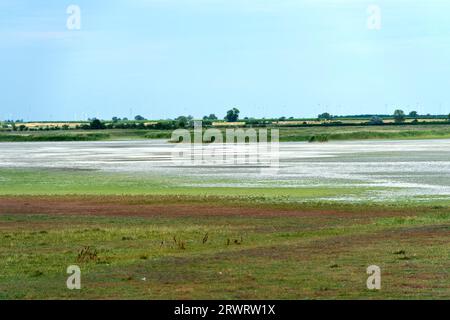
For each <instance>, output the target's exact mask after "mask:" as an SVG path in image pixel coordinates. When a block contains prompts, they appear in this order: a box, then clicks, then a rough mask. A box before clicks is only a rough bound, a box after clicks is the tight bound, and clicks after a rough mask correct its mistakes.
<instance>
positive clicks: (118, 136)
mask: <svg viewBox="0 0 450 320" xmlns="http://www.w3.org/2000/svg"><path fill="white" fill-rule="evenodd" d="M221 130H222V131H223V130H225V129H223V128H222V129H221ZM279 130H280V140H281V141H285V142H288V141H291V142H294V141H311V142H316V141H318V142H326V141H329V140H366V139H444V138H450V124H449V125H402V126H337V127H322V126H318V127H300V128H299V127H297V128H296V127H292V128H291V127H288V128H285V127H281V128H279ZM171 135H172V131H169V130H138V129H109V130H68V131H60V130H58V131H26V132H2V131H0V142H20V141H31V142H33V141H100V140H136V139H164V140H169V139H170V137H171Z"/></svg>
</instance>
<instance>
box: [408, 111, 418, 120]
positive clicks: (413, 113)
mask: <svg viewBox="0 0 450 320" xmlns="http://www.w3.org/2000/svg"><path fill="white" fill-rule="evenodd" d="M409 116H410V117H411V118H414V119H417V116H418V113H417V111H411V112H410V113H409Z"/></svg>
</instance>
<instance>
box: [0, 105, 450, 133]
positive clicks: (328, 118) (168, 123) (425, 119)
mask: <svg viewBox="0 0 450 320" xmlns="http://www.w3.org/2000/svg"><path fill="white" fill-rule="evenodd" d="M239 115H240V111H239V109H237V108H232V109H230V110H228V112H227V113H226V115H225V117H224V119H223V120H219V119H218V117H217V116H216V115H214V114H210V115H209V116H204V117H203V118H202V124H203V126H204V127H211V126H220V125H225V126H226V125H227V124H230V125H233V126H240V127H277V126H283V127H313V126H361V125H377V126H382V125H403V124H425V125H428V124H449V123H450V122H449V121H450V114H449V115H431V114H426V115H419V114H418V113H417V112H416V111H411V112H409V114H405V112H404V111H403V110H401V109H397V110H395V111H394V113H393V114H392V115H388V114H378V115H373V114H360V115H338V116H335V115H332V114H330V113H328V112H324V113H322V114H319V115H318V116H317V118H312V119H311V118H310V119H297V118H294V117H289V118H287V117H280V118H271V119H265V118H262V119H256V118H249V117H245V118H243V119H240V118H239ZM407 120H410V121H407ZM411 120H412V121H411ZM433 120H435V121H433ZM194 121H195V120H194V117H192V116H180V117H178V118H176V119H167V120H147V119H146V118H145V117H143V116H141V115H137V116H136V117H135V118H134V120H129V119H127V118H123V119H121V118H118V117H113V118H112V119H111V120H100V119H96V118H93V119H89V121H87V122H79V123H75V122H72V123H71V122H66V123H61V125H59V124H58V123H57V122H56V123H55V122H52V123H50V122H48V123H46V122H40V123H39V125H38V126H36V124H35V123H34V126H30V125H27V123H25V122H23V120H18V121H11V120H8V121H5V122H3V123H2V125H1V128H2V129H3V130H8V131H42V130H70V129H78V130H103V129H153V130H175V129H180V128H181V129H182V128H192V127H193V126H194Z"/></svg>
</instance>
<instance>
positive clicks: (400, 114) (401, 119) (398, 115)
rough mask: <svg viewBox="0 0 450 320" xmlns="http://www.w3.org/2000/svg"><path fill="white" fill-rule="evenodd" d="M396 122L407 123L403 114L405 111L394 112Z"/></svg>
mask: <svg viewBox="0 0 450 320" xmlns="http://www.w3.org/2000/svg"><path fill="white" fill-rule="evenodd" d="M394 120H395V123H403V122H405V113H404V112H403V110H400V109H397V110H395V111H394Z"/></svg>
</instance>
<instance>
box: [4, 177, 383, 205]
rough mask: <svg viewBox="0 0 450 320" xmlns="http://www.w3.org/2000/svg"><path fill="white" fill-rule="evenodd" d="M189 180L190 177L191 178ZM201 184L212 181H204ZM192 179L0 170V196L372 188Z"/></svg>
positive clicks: (272, 194) (323, 192)
mask: <svg viewBox="0 0 450 320" xmlns="http://www.w3.org/2000/svg"><path fill="white" fill-rule="evenodd" d="M191 179H193V178H191ZM201 181H202V182H203V183H208V182H215V181H214V180H211V181H207V180H205V179H204V178H202V180H201ZM195 182H198V181H196V180H186V178H177V177H173V176H170V177H165V176H155V175H150V174H144V175H142V174H126V173H107V172H98V171H88V170H55V169H46V170H45V169H44V170H42V169H39V170H33V169H0V195H162V196H164V195H184V196H223V197H242V198H247V199H249V198H251V199H255V200H256V199H258V198H261V199H278V200H285V201H288V200H312V199H320V198H323V197H336V196H342V195H346V196H352V195H353V196H356V195H359V194H362V193H364V192H369V191H372V190H374V188H359V189H355V188H350V187H348V188H344V187H334V188H332V187H330V188H328V187H308V188H276V187H267V188H266V187H261V188H254V187H242V188H236V187H208V188H206V187H201V186H200V185H198V186H191V185H190V183H195Z"/></svg>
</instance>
